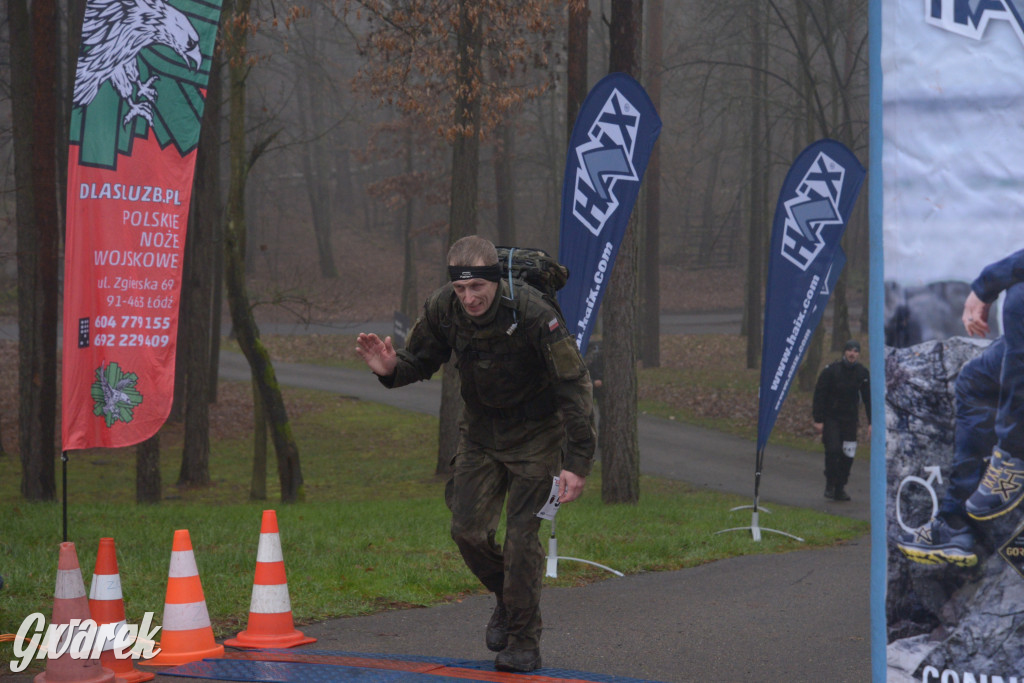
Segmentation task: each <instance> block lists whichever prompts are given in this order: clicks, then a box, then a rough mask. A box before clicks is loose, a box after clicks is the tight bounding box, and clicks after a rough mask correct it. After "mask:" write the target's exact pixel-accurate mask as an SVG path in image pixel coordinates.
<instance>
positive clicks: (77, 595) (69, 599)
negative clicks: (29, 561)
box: [35, 542, 115, 683]
mask: <svg viewBox="0 0 1024 683" xmlns="http://www.w3.org/2000/svg"><path fill="white" fill-rule="evenodd" d="M89 618H90V617H89V600H88V599H87V598H86V597H85V582H84V581H82V569H81V567H79V566H78V553H77V552H75V544H74V543H67V542H65V543H61V544H60V558H59V559H58V560H57V587H56V589H55V590H54V592H53V618H52V619H51V620H50V623H51V624H68V625H69V628H68V630H67V632H66V636H65V637H64V638H61V639H60V641H59V642H56V643H49V648H50V650H51V651H55V650H58V649H60V648H61V647H66V648H67V651H66V652H65V653H64V654H62V655H61V656H60V657H57V658H56V659H47V661H46V671H44V672H43V673H41V674H39V675H38V676H36V677H35V683H65V682H68V683H70V682H71V681H74V682H75V683H114V680H115V678H114V672H113V671H111V670H110V669H105V668H103V665H102V664H100V660H99V659H79V658H78V656H77V655H78V654H79V653H73V652H71V650H72V648H73V645H71V646H69V643H70V644H73V643H75V641H76V638H75V634H77V633H78V632H79V631H80V630H81V629H78V628H73V627H70V624H71V620H72V619H81V620H83V621H84V620H86V619H89ZM90 645H91V643H90ZM73 654H75V655H76V656H72V655H73Z"/></svg>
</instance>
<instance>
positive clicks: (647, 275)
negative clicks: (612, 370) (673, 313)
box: [640, 0, 664, 368]
mask: <svg viewBox="0 0 1024 683" xmlns="http://www.w3.org/2000/svg"><path fill="white" fill-rule="evenodd" d="M663 3H664V0H648V5H647V8H648V9H647V27H648V31H647V60H646V64H645V65H644V68H645V70H646V71H647V94H648V96H649V97H650V98H651V103H652V104H653V105H654V108H655V110H657V109H658V108H660V107H661V70H662V63H661V51H662V40H661V34H662V31H661V22H662V16H663V9H664V7H663ZM644 181H645V182H644V206H645V210H644V218H645V222H646V224H647V230H646V231H645V239H644V268H643V334H641V335H640V359H641V360H642V361H643V364H644V367H645V368H657V367H660V366H661V145H658V144H655V145H654V149H652V150H651V158H650V160H649V161H648V162H647V173H646V175H645V176H644Z"/></svg>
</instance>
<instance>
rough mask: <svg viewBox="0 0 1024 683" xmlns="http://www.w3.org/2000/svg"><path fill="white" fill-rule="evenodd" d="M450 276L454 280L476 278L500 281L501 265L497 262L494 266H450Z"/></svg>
mask: <svg viewBox="0 0 1024 683" xmlns="http://www.w3.org/2000/svg"><path fill="white" fill-rule="evenodd" d="M448 277H449V278H450V279H451V281H452V282H455V281H456V280H473V279H476V278H480V279H481V280H487V281H489V282H498V281H500V280H501V266H499V265H498V264H497V263H495V264H494V265H493V266H448Z"/></svg>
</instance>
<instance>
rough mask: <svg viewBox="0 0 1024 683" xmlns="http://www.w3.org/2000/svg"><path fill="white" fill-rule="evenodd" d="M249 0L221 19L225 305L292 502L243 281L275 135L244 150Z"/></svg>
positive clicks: (291, 468)
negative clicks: (258, 166)
mask: <svg viewBox="0 0 1024 683" xmlns="http://www.w3.org/2000/svg"><path fill="white" fill-rule="evenodd" d="M250 7H251V0H237V2H235V3H234V5H233V8H232V13H231V17H230V18H229V19H228V21H227V22H226V24H225V30H224V36H223V39H224V46H225V54H226V58H227V63H228V83H229V88H228V102H229V106H230V110H229V117H228V146H229V163H230V179H229V185H228V195H227V197H228V198H227V221H226V230H225V239H224V252H225V259H224V260H225V283H226V288H227V295H228V308H229V309H230V311H231V322H232V325H233V326H234V331H235V335H236V336H237V338H238V345H239V346H240V347H241V349H242V353H243V354H244V355H245V358H246V360H247V361H248V362H249V367H250V369H251V371H252V376H253V380H254V381H255V382H256V385H257V387H258V390H259V397H258V399H260V400H262V401H263V408H264V409H265V410H266V413H267V420H268V425H269V428H270V432H271V438H272V441H273V443H274V450H275V452H276V454H277V475H278V481H279V482H280V485H281V501H282V502H285V503H293V502H296V501H298V500H301V499H302V498H304V495H305V494H304V489H303V480H302V468H301V464H300V462H299V448H298V444H297V443H296V442H295V437H294V435H293V434H292V428H291V423H290V422H289V421H288V411H287V408H286V407H285V404H284V399H283V397H282V396H281V386H280V384H278V381H277V374H276V373H275V372H274V365H273V363H272V362H271V360H270V354H269V353H268V352H267V349H266V347H265V346H264V345H263V343H262V342H261V341H260V338H259V330H258V329H257V326H256V320H255V319H254V318H253V314H252V308H251V306H250V305H249V297H248V294H247V291H246V285H245V244H246V227H245V182H246V178H247V176H248V175H249V171H250V170H251V168H252V165H253V164H254V163H255V161H256V159H258V158H259V156H260V154H261V153H262V152H263V150H264V149H265V148H266V146H267V145H269V144H270V143H271V142H272V140H273V138H272V137H271V138H268V139H265V140H263V141H261V142H260V143H259V144H257V145H255V146H254V147H253V149H252V150H250V151H248V153H247V146H246V136H245V98H246V78H247V76H248V74H249V72H250V69H251V67H252V62H251V60H252V55H250V54H249V53H248V49H247V39H248V34H249V32H250V31H251V29H252V27H251V24H250V21H251V19H250V16H249V10H250Z"/></svg>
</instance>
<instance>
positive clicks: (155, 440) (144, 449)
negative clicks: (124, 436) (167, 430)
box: [135, 432, 163, 503]
mask: <svg viewBox="0 0 1024 683" xmlns="http://www.w3.org/2000/svg"><path fill="white" fill-rule="evenodd" d="M162 489H163V483H162V477H161V476H160V433H159V432H157V433H156V434H154V435H153V436H151V437H149V438H148V439H146V440H145V441H142V442H141V443H139V445H137V446H136V447H135V502H136V503H159V502H160V500H161V499H162V498H163V490H162Z"/></svg>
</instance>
